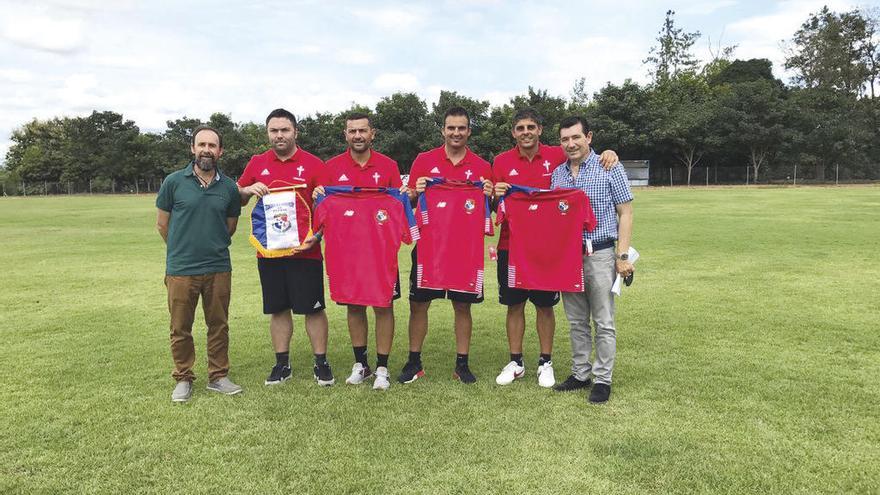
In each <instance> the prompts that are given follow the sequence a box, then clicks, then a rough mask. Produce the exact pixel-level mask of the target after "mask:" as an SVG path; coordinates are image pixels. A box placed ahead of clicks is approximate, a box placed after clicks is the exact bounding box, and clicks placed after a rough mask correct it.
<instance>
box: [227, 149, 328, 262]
mask: <svg viewBox="0 0 880 495" xmlns="http://www.w3.org/2000/svg"><path fill="white" fill-rule="evenodd" d="M323 174H324V162H322V161H321V159H320V158H318V157H316V156H315V155H313V154H311V153H309V152H308V151H306V150H304V149H302V148H297V149H296V152H295V153H294V154H293V156H292V157H290V158H288V159H287V160H284V161H281V160H279V159H278V155H276V154H275V150H271V149H270V150H268V151H266V152H265V153H261V154H259V155H254V156H253V157H251V160H250V161H249V162H248V164H247V166H245V167H244V171H243V172H242V173H241V177H239V178H238V185H239V186H241V187H247V186H249V185H251V184H254V183H256V182H262V183H263V184H266V186H268V187H269V188H276V187H284V186H290V185H305V186H306V188H305V190H302V189H300V190H299V191H300V192H301V193H302V196H303V198H304V199H305V200H306V203H307V204H308V207H309V209H312V190H314V189H315V187H316V186H317V185H318V184H319V181H320V179H321V177H323ZM257 257H258V258H262V257H263V256H262V255H261V254H260V253H259V252H258V253H257ZM290 257H292V258H307V259H315V260H319V259H321V247H320V245H317V244H316V245H315V247H313V248H312V249H309V250H308V251H305V252H302V253H297V254H294V255H291V256H290Z"/></svg>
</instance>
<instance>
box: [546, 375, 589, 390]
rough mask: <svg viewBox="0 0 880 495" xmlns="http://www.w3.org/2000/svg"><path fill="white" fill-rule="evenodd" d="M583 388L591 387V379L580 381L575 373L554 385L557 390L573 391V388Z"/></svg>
mask: <svg viewBox="0 0 880 495" xmlns="http://www.w3.org/2000/svg"><path fill="white" fill-rule="evenodd" d="M582 388H590V379H589V378H588V379H587V380H586V381H580V380H578V379H577V378H575V377H574V375H568V378H566V379H565V381H564V382H562V383H560V384H559V385H556V386H555V387H553V390H555V391H557V392H571V391H572V390H580V389H582Z"/></svg>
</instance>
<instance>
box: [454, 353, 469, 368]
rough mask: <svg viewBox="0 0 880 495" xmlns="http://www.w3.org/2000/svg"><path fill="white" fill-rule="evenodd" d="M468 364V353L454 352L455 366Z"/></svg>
mask: <svg viewBox="0 0 880 495" xmlns="http://www.w3.org/2000/svg"><path fill="white" fill-rule="evenodd" d="M467 364H468V355H467V354H456V355H455V366H456V367H459V366H467Z"/></svg>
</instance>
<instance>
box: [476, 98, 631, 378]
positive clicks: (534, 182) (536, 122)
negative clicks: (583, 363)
mask: <svg viewBox="0 0 880 495" xmlns="http://www.w3.org/2000/svg"><path fill="white" fill-rule="evenodd" d="M542 131H543V126H542V119H541V116H540V115H538V113H537V112H536V111H534V110H533V109H531V108H524V109H521V110H519V111H517V112H516V114H515V115H514V117H513V129H512V131H511V134H512V135H513V139H514V140H515V141H516V146H514V147H513V148H511V149H509V150H507V151H505V152H504V153H501V154H499V155H498V156H496V157H495V161H494V162H493V163H492V174H493V176H494V177H495V180H496V181H497V182H496V184H495V195H496V196H497V197H499V198H500V197H502V196H504V194H505V193H506V192H507V190H508V189H509V188H510V185H511V184H514V185H517V186H527V187H536V188H539V189H550V177H551V176H552V175H553V170H555V169H556V167H557V166H559V165H560V164H562V163H564V162H565V160H567V156H566V155H565V152H564V151H563V150H562V147H560V146H548V145H546V144H543V143H541V141H540V137H541V132H542ZM600 160H601V161H602V165H603V166H604V167H605V168H606V169H610V168H611V167H612V166H613V165H615V164H616V163H617V161H618V160H617V153H615V152H614V151H611V150H606V151H605V152H604V153H602V157H601V159H600ZM509 241H510V229H509V228H508V226H507V223H506V222H505V223H503V224H502V225H501V235H500V236H499V240H498V299H499V302H500V303H501V304H503V305H505V306H507V320H506V327H507V342H508V345H509V348H510V362H509V363H507V365H506V366H505V367H504V369H502V370H501V373H500V374H499V375H498V376H497V377H496V378H495V383H497V384H498V385H508V384H510V383H512V382H513V381H514V380H516V379H518V378H520V377H522V376H523V375H524V374H525V366H524V364H523V358H522V355H523V336H524V335H525V327H526V319H525V307H526V301H531V302H532V304H534V305H535V327H536V328H537V331H538V342H539V345H540V348H541V353H540V357H539V358H538V371H537V375H538V384H539V385H540V386H542V387H552V386H553V385H554V384H555V383H556V377H555V375H554V373H553V362H552V361H551V358H552V352H553V334H554V332H555V329H556V317H555V316H554V314H553V306H555V305H556V304H557V303H558V302H559V293H558V292H550V291H542V290H526V289H515V288H510V287H508V285H507V264H508V259H509V256H508V254H509V252H508V246H509Z"/></svg>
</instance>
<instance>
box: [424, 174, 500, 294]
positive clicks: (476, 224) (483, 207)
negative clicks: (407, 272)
mask: <svg viewBox="0 0 880 495" xmlns="http://www.w3.org/2000/svg"><path fill="white" fill-rule="evenodd" d="M490 215H491V211H490V209H489V200H488V198H487V197H486V196H485V195H484V194H483V183H482V182H475V183H469V182H446V181H445V180H444V179H430V180H428V182H427V184H426V187H425V192H424V193H423V194H422V195H421V196H420V197H419V211H418V221H419V227H420V229H419V230H420V232H421V240H420V241H419V255H418V265H417V266H416V282H417V284H416V285H417V286H418V287H419V288H422V289H444V290H454V291H459V292H470V293H474V294H482V292H483V263H484V260H485V255H484V249H483V238H484V236H486V235H492V234H493V229H492V220H491V218H490Z"/></svg>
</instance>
